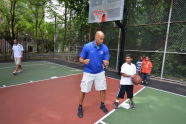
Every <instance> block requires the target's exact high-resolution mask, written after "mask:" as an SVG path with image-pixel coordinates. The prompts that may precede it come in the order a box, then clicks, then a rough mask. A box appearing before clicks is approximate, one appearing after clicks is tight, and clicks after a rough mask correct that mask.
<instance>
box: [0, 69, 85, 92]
mask: <svg viewBox="0 0 186 124" xmlns="http://www.w3.org/2000/svg"><path fill="white" fill-rule="evenodd" d="M80 74H82V73H77V74H71V75H66V76H59V77H57V78H55V79H58V78H63V77H69V76H74V75H80ZM48 80H53V79H51V78H49V79H44V80H37V81H29V82H26V83H21V84H16V85H10V86H6V87H0V89H1V88H2V89H3V88H8V87H16V86H21V85H26V84H31V83H41V81H48Z"/></svg>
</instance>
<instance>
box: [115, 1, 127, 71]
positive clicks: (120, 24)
mask: <svg viewBox="0 0 186 124" xmlns="http://www.w3.org/2000/svg"><path fill="white" fill-rule="evenodd" d="M125 1H126V0H124V8H123V20H122V21H115V23H116V25H117V26H118V27H119V28H120V30H121V34H120V42H119V57H118V59H119V60H118V61H117V62H118V63H117V65H118V74H119V75H120V72H121V66H122V64H123V61H124V49H125V33H126V23H127V8H126V2H125Z"/></svg>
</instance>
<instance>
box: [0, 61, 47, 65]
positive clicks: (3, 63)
mask: <svg viewBox="0 0 186 124" xmlns="http://www.w3.org/2000/svg"><path fill="white" fill-rule="evenodd" d="M37 62H47V61H26V62H24V61H22V63H37ZM0 64H1V65H8V64H15V63H14V61H12V62H6V63H5V62H2V63H0Z"/></svg>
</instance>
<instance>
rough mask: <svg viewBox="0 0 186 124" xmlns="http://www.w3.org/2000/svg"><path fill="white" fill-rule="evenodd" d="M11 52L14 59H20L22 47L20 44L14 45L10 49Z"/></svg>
mask: <svg viewBox="0 0 186 124" xmlns="http://www.w3.org/2000/svg"><path fill="white" fill-rule="evenodd" d="M12 50H13V52H14V57H16V58H20V57H22V52H23V51H24V49H23V46H22V45H21V44H19V43H18V44H14V45H13V47H12Z"/></svg>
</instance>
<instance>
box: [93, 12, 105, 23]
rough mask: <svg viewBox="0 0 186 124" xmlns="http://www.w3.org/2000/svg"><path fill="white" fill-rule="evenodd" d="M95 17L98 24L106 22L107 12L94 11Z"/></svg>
mask: <svg viewBox="0 0 186 124" xmlns="http://www.w3.org/2000/svg"><path fill="white" fill-rule="evenodd" d="M93 15H94V17H95V21H96V22H105V21H106V11H104V10H94V11H93Z"/></svg>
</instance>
